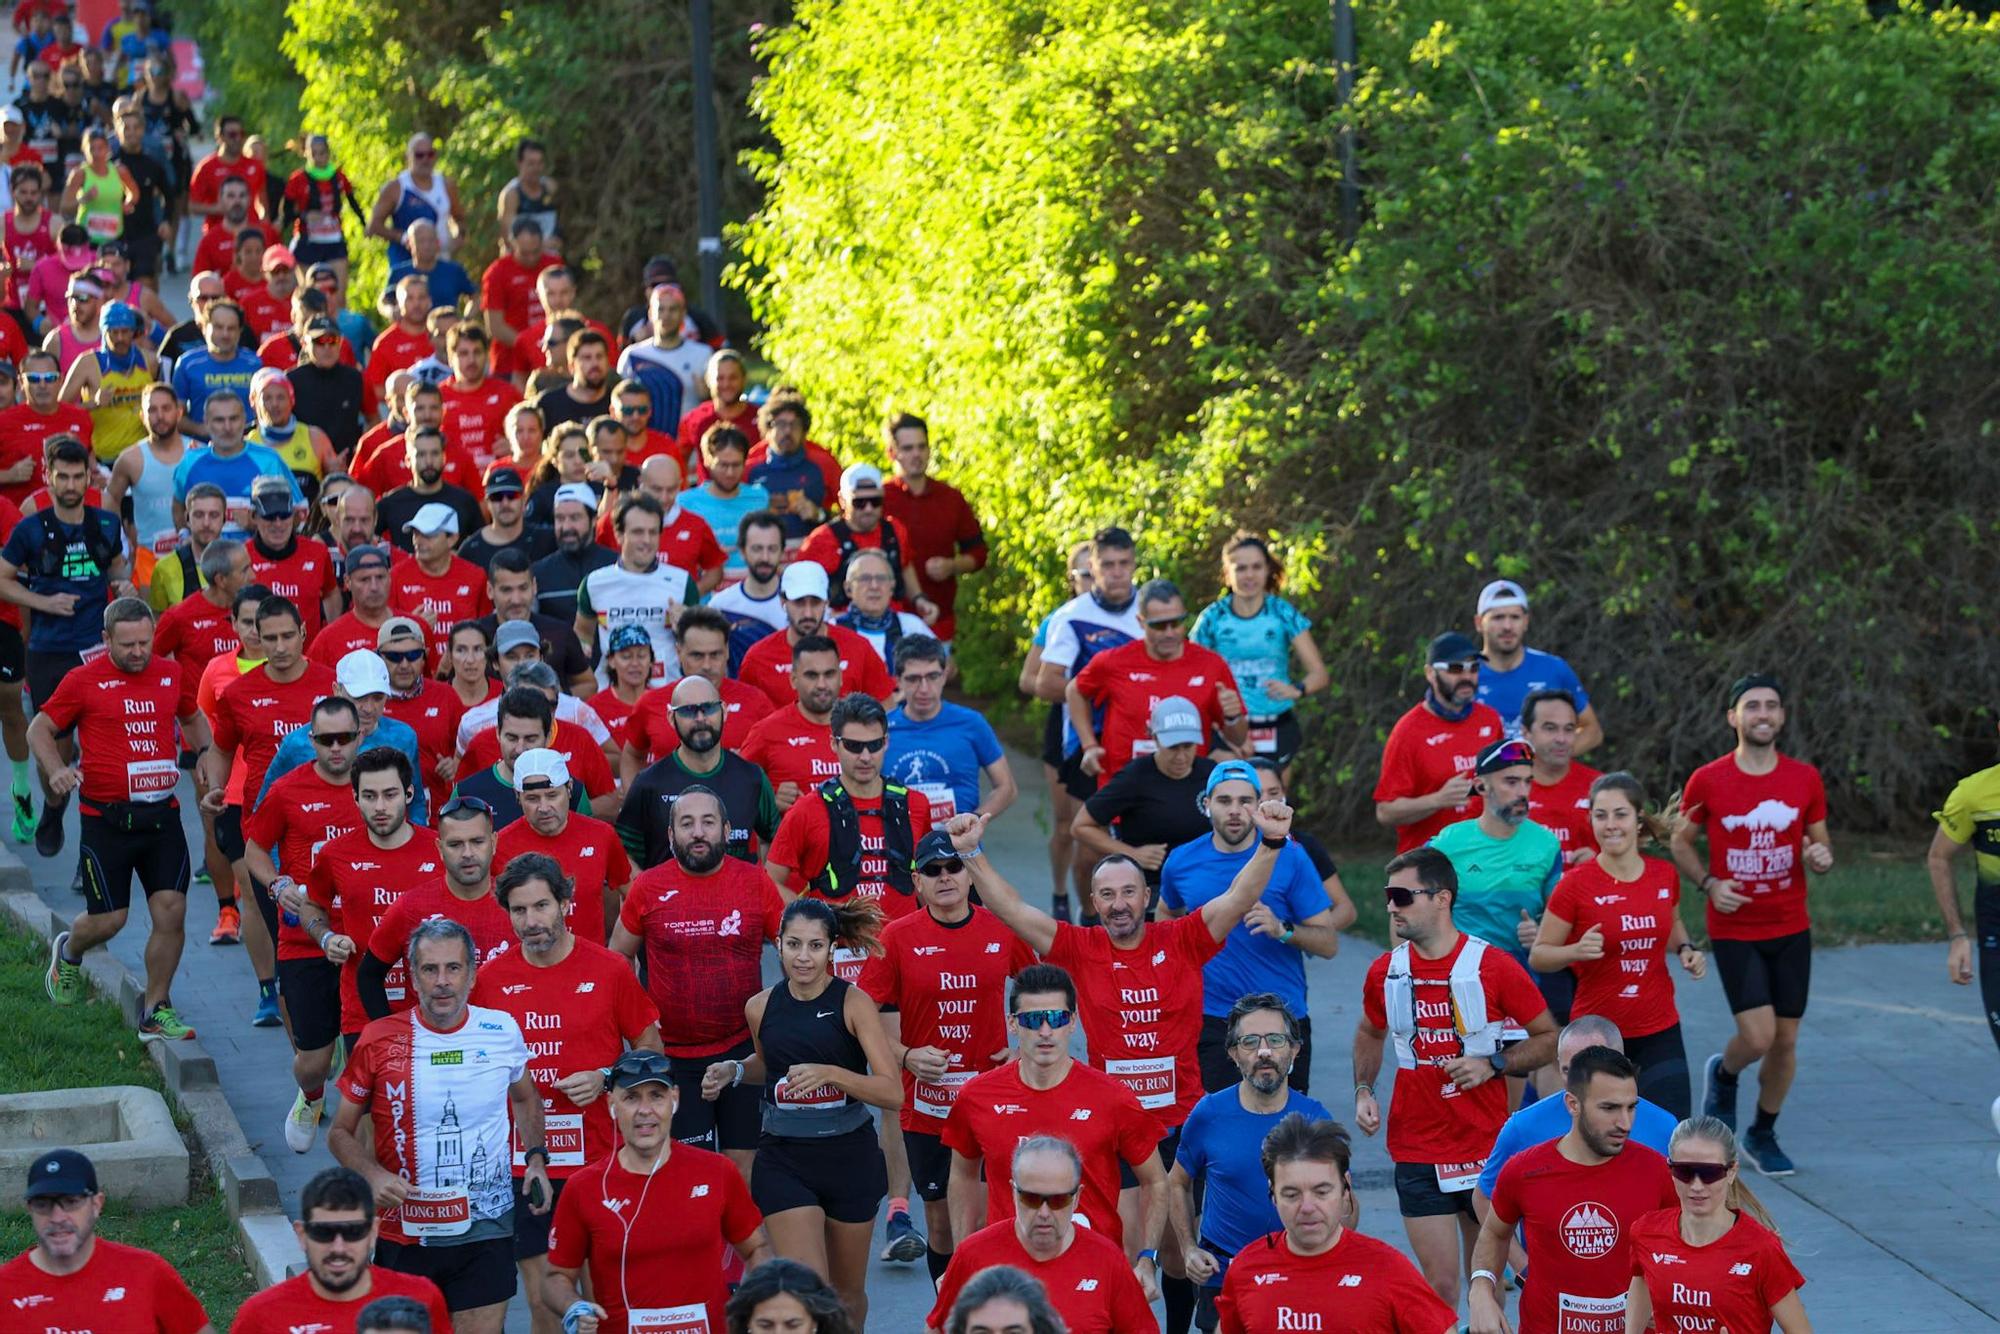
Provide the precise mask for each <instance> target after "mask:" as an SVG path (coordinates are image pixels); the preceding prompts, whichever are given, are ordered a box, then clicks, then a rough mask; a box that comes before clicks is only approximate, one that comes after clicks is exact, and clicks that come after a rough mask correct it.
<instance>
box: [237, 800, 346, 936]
mask: <svg viewBox="0 0 2000 1334" xmlns="http://www.w3.org/2000/svg"><path fill="white" fill-rule="evenodd" d="M360 827H361V811H360V809H359V808H358V807H357V806H355V804H354V789H353V788H352V787H350V786H349V785H348V784H346V783H345V782H339V783H329V782H327V781H326V780H325V779H324V778H321V777H320V775H319V770H318V769H316V768H314V767H313V766H312V765H310V764H307V765H302V766H300V767H299V768H297V769H294V770H292V771H291V772H290V773H288V774H286V775H285V776H284V777H283V778H280V779H279V780H278V781H277V782H275V783H273V784H271V790H270V791H269V792H267V793H265V794H264V800H263V801H261V802H259V803H258V804H257V809H256V810H254V811H252V812H251V813H250V814H249V815H248V816H246V817H245V818H244V821H243V835H244V837H246V838H248V839H249V840H250V841H251V842H253V843H255V844H256V845H257V846H258V847H260V848H263V849H264V850H265V851H266V852H269V853H272V854H273V855H274V856H275V857H276V858H277V862H278V870H279V871H280V872H281V873H283V874H285V875H288V876H290V877H291V878H292V879H293V880H295V881H297V882H298V883H299V884H300V885H301V886H309V885H310V883H311V880H312V870H313V867H314V865H315V864H316V863H317V860H318V857H319V852H320V849H321V848H323V847H324V846H326V844H328V843H330V842H332V841H333V840H334V839H336V838H339V837H340V836H341V835H343V834H349V833H352V832H354V831H355V830H357V829H359V828H360ZM278 957H279V958H280V959H320V958H324V957H325V952H324V951H323V950H321V949H320V947H319V946H317V945H315V944H313V942H312V938H311V937H310V936H308V935H307V934H306V931H305V927H304V925H303V924H301V925H297V926H294V925H293V924H291V923H290V922H287V921H285V920H284V918H283V917H282V916H280V917H279V919H278Z"/></svg>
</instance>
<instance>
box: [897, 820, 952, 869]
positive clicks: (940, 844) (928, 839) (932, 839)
mask: <svg viewBox="0 0 2000 1334" xmlns="http://www.w3.org/2000/svg"><path fill="white" fill-rule="evenodd" d="M963 856H964V854H963V853H961V852H960V851H959V850H958V847H957V845H956V844H954V843H953V842H952V841H951V835H950V834H947V833H945V832H944V830H942V829H933V830H931V832H930V833H928V834H925V835H924V836H923V837H922V838H921V839H919V840H918V841H917V851H916V855H915V856H914V857H912V858H910V864H911V865H912V866H915V867H917V868H918V869H919V870H921V869H922V868H924V867H926V866H935V865H937V864H938V863H939V862H949V861H957V860H959V859H960V858H961V857H963Z"/></svg>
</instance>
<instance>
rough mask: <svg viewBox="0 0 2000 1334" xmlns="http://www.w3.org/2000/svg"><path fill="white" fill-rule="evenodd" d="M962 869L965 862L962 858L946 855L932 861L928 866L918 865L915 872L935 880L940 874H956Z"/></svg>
mask: <svg viewBox="0 0 2000 1334" xmlns="http://www.w3.org/2000/svg"><path fill="white" fill-rule="evenodd" d="M964 869H965V862H964V861H963V860H961V859H960V858H957V857H947V858H945V859H944V860H943V861H941V862H932V863H931V864H930V865H929V866H919V867H918V868H917V874H918V875H924V876H929V877H930V878H931V879H933V880H935V879H937V878H938V877H939V876H941V875H957V874H958V873H959V872H960V871H963V870H964Z"/></svg>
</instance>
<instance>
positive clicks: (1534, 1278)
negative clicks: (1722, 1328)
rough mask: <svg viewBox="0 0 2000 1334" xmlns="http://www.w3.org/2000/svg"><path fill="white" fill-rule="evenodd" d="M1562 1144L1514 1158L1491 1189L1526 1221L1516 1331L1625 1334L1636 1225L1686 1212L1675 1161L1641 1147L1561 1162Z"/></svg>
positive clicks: (1503, 1216) (1501, 1207)
mask: <svg viewBox="0 0 2000 1334" xmlns="http://www.w3.org/2000/svg"><path fill="white" fill-rule="evenodd" d="M1561 1143H1562V1141H1561V1140H1559V1139H1552V1140H1550V1141H1548V1142H1547V1143H1546V1144H1537V1145H1536V1146H1535V1147H1534V1148H1532V1149H1527V1150H1524V1151H1523V1152H1521V1153H1517V1154H1515V1155H1514V1156H1513V1157H1512V1158H1509V1159H1508V1160H1507V1165H1506V1166H1505V1167H1503V1168H1501V1169H1500V1179H1499V1180H1498V1181H1496V1182H1495V1183H1494V1184H1493V1212H1494V1213H1495V1214H1497V1215H1499V1217H1500V1221H1501V1222H1503V1223H1505V1224H1506V1225H1507V1226H1508V1227H1509V1228H1512V1227H1513V1226H1514V1225H1515V1224H1516V1223H1520V1222H1522V1221H1523V1220H1525V1222H1526V1226H1525V1227H1524V1228H1523V1229H1522V1230H1523V1232H1524V1233H1525V1235H1526V1243H1527V1247H1528V1285H1527V1287H1526V1289H1525V1290H1523V1292H1522V1293H1521V1314H1520V1320H1519V1322H1518V1324H1517V1326H1516V1327H1517V1328H1518V1329H1519V1330H1520V1334H1594V1332H1595V1331H1600V1330H1619V1329H1623V1328H1624V1327H1625V1292H1626V1290H1627V1289H1628V1288H1630V1287H1631V1286H1632V1226H1633V1224H1635V1223H1637V1222H1638V1221H1639V1219H1641V1218H1642V1217H1644V1216H1645V1215H1647V1214H1649V1213H1651V1212H1653V1211H1654V1210H1655V1209H1664V1208H1668V1207H1678V1204H1679V1201H1678V1199H1677V1197H1676V1196H1675V1195H1674V1179H1673V1177H1672V1176H1671V1175H1669V1174H1668V1172H1667V1160H1666V1159H1664V1158H1662V1157H1661V1156H1660V1155H1659V1154H1657V1153H1654V1152H1653V1151H1652V1150H1651V1149H1649V1148H1647V1147H1646V1146H1645V1145H1643V1144H1637V1143H1633V1142H1631V1141H1627V1142H1626V1145H1625V1147H1624V1149H1623V1150H1621V1151H1620V1152H1619V1154H1618V1156H1617V1157H1615V1158H1613V1159H1611V1160H1610V1161H1608V1162H1605V1163H1600V1164H1599V1165H1597V1166H1595V1167H1586V1166H1584V1165H1583V1164H1581V1163H1573V1162H1571V1161H1570V1160H1569V1159H1567V1158H1565V1157H1563V1155H1562V1150H1561V1149H1560V1148H1558V1147H1557V1146H1558V1145H1560V1144H1561ZM1752 1328H1755V1327H1754V1326H1753V1327H1752Z"/></svg>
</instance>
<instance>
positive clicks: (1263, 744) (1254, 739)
mask: <svg viewBox="0 0 2000 1334" xmlns="http://www.w3.org/2000/svg"><path fill="white" fill-rule="evenodd" d="M1250 749H1251V750H1252V751H1253V752H1254V753H1256V754H1258V755H1276V754H1277V753H1278V729H1277V728H1275V727H1253V728H1251V729H1250Z"/></svg>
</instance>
